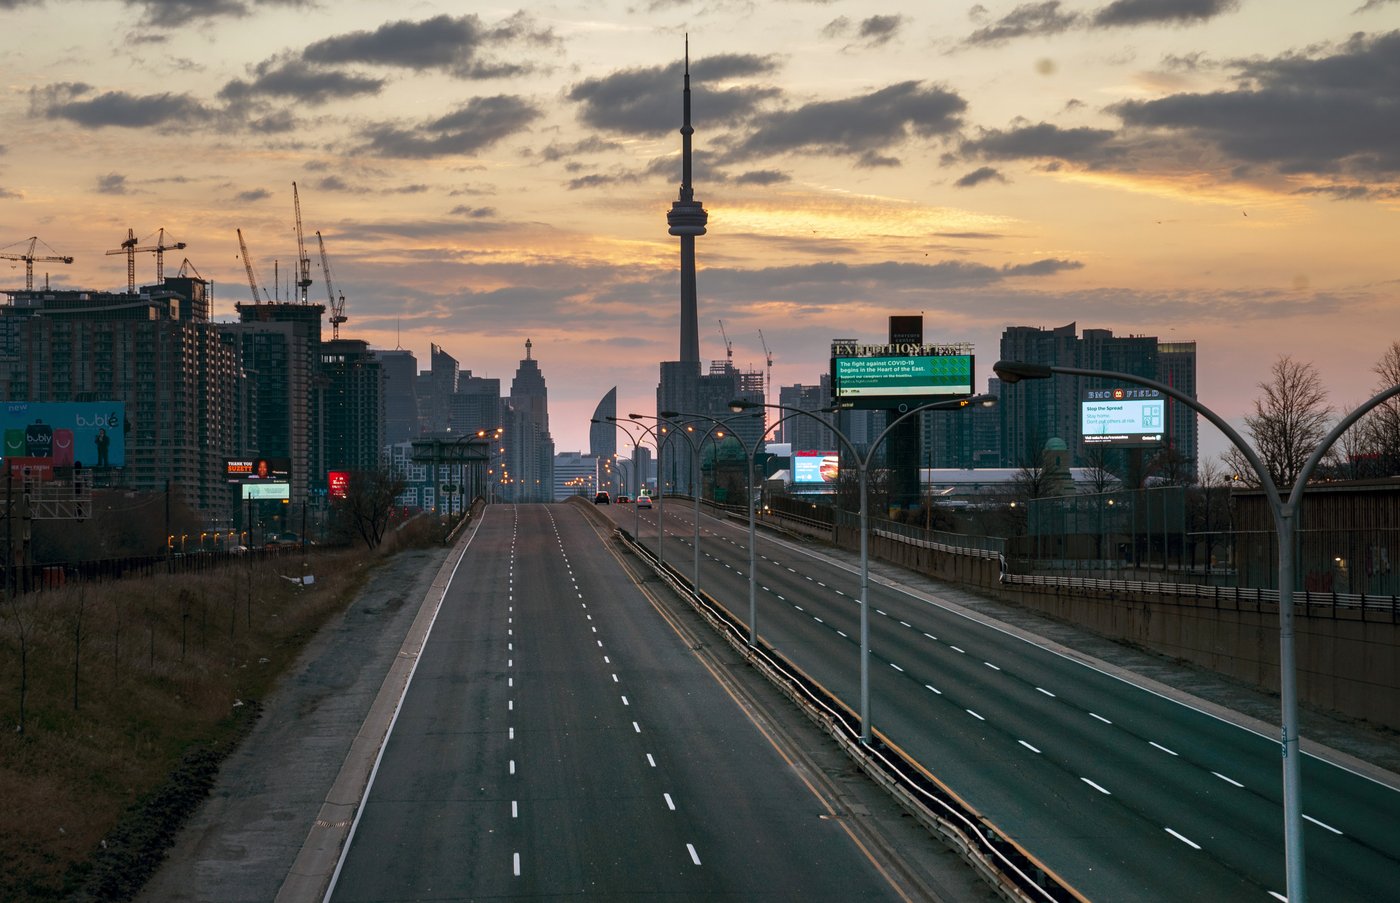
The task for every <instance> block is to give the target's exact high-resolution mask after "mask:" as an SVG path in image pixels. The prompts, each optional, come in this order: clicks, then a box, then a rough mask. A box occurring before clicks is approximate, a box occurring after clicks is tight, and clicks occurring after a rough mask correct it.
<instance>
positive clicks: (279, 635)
mask: <svg viewBox="0 0 1400 903" xmlns="http://www.w3.org/2000/svg"><path fill="white" fill-rule="evenodd" d="M423 520H424V522H423V523H422V526H421V528H419V529H415V528H414V526H412V525H411V526H410V527H409V528H408V529H406V530H403V531H399V532H397V533H392V534H391V535H390V537H389V539H388V541H387V542H386V543H385V545H384V546H381V548H380V549H378V550H376V551H375V552H373V553H368V552H365V551H364V550H363V549H359V550H354V551H351V550H344V551H327V552H319V553H316V554H314V555H313V556H312V557H311V558H310V562H309V565H308V567H307V572H308V573H311V574H313V575H315V577H316V582H315V585H314V586H311V587H307V588H302V587H300V586H298V585H297V584H294V583H293V582H291V581H290V580H287V579H285V577H284V576H282V575H289V576H295V575H296V574H298V572H299V571H300V569H301V560H300V558H298V557H285V558H280V559H270V560H266V561H261V560H259V561H256V562H248V561H238V562H236V563H234V564H232V565H231V566H230V567H229V568H227V569H226V570H224V571H222V572H213V573H206V574H201V575H189V576H169V577H157V578H149V579H138V580H130V581H123V582H118V583H108V584H103V585H89V586H70V587H68V588H65V589H63V590H60V591H56V592H48V593H44V594H42V595H30V596H25V597H21V598H19V599H16V600H12V601H11V603H10V604H8V605H6V606H4V608H3V611H0V800H3V801H4V802H3V804H0V863H3V867H0V900H15V901H21V900H24V901H28V900H36V901H37V900H57V899H64V900H68V899H102V900H110V899H124V898H126V897H128V896H130V895H131V894H132V893H134V892H135V891H137V890H139V888H140V886H141V885H142V884H143V883H144V881H145V880H146V878H147V877H148V876H149V874H150V873H151V871H152V870H153V869H154V868H155V867H156V866H157V865H158V864H159V862H160V858H161V856H162V854H163V851H164V849H165V848H166V847H167V846H168V845H169V843H170V840H171V839H172V838H173V836H174V833H175V831H176V830H178V828H179V825H180V823H181V822H183V820H184V819H185V818H186V817H187V816H188V815H189V813H190V812H192V811H193V809H194V807H195V806H196V805H197V804H198V802H199V801H200V800H201V799H202V798H203V797H204V796H205V795H206V794H207V793H208V791H209V788H210V786H212V781H213V778H214V775H215V774H216V773H217V771H218V765H219V762H220V761H222V759H223V757H224V756H225V755H227V754H228V752H229V751H230V750H232V749H233V748H234V747H235V746H236V744H237V742H238V740H239V739H240V738H241V737H242V736H243V735H244V734H245V733H246V731H247V730H248V729H249V728H250V727H251V726H252V724H253V722H254V721H255V720H256V717H257V712H258V709H259V704H260V701H261V700H262V699H263V698H264V696H265V695H266V694H267V692H268V691H269V690H270V689H271V688H272V686H273V684H274V683H275V682H276V680H277V679H278V677H279V676H281V675H282V673H283V672H285V671H286V670H287V668H288V667H289V666H290V665H291V663H292V662H293V661H294V660H295V658H296V656H297V654H298V653H299V652H300V650H301V649H302V647H303V646H304V645H305V644H306V643H307V641H308V640H310V639H311V637H312V636H313V635H314V634H315V633H316V631H317V630H318V629H319V628H320V627H321V626H322V625H323V624H324V623H326V622H327V621H328V620H329V619H330V618H331V617H332V616H334V615H336V614H338V613H339V612H340V611H342V610H343V609H344V608H345V606H346V605H347V604H348V603H349V602H350V601H351V600H352V599H353V598H354V596H355V594H356V592H357V591H358V590H359V588H360V587H361V586H362V585H363V583H364V580H365V577H366V574H367V572H368V570H369V568H371V567H373V566H374V564H375V563H376V562H377V561H379V560H382V559H383V558H384V556H386V555H389V554H392V553H393V551H395V550H396V549H402V548H405V547H413V546H421V545H425V544H428V543H430V542H432V541H440V540H441V538H442V528H441V527H440V526H438V525H437V524H435V523H429V522H427V519H423ZM22 681H23V682H24V684H25V686H24V696H25V699H24V711H23V719H24V723H23V731H22V732H21V731H20V730H19V729H18V728H19V724H20V716H21V709H20V695H21V682H22Z"/></svg>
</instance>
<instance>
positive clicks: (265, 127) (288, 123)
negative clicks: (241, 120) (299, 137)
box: [248, 110, 297, 135]
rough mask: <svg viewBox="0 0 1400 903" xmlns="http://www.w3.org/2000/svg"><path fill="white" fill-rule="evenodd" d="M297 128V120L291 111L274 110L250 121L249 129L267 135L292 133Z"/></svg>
mask: <svg viewBox="0 0 1400 903" xmlns="http://www.w3.org/2000/svg"><path fill="white" fill-rule="evenodd" d="M296 127H297V119H296V117H295V116H293V115H292V113H291V111H290V110H274V111H272V112H271V113H268V114H267V115H266V116H260V117H258V118H257V119H250V120H249V121H248V128H250V129H252V130H253V131H255V132H260V133H262V134H265V135H276V134H282V133H285V132H290V131H292V130H293V129H295V128H296Z"/></svg>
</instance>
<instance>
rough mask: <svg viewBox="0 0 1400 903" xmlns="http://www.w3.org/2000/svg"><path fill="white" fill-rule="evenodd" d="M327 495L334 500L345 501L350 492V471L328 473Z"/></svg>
mask: <svg viewBox="0 0 1400 903" xmlns="http://www.w3.org/2000/svg"><path fill="white" fill-rule="evenodd" d="M326 490H327V491H326V494H327V495H329V496H330V497H331V498H333V499H343V498H345V496H346V495H347V494H349V492H350V471H348V470H331V471H327V472H326Z"/></svg>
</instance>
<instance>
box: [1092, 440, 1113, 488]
mask: <svg viewBox="0 0 1400 903" xmlns="http://www.w3.org/2000/svg"><path fill="white" fill-rule="evenodd" d="M1108 459H1109V453H1108V448H1107V447H1106V446H1104V445H1103V444H1101V443H1086V444H1085V446H1084V469H1085V471H1086V472H1087V473H1088V476H1089V485H1088V487H1087V489H1088V490H1089V491H1090V492H1107V491H1108V490H1109V489H1111V488H1113V486H1114V485H1116V484H1117V483H1118V482H1119V479H1118V476H1117V475H1116V474H1114V472H1113V471H1112V470H1111V469H1110V468H1109V466H1108Z"/></svg>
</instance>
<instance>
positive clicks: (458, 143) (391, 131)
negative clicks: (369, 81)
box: [364, 94, 543, 159]
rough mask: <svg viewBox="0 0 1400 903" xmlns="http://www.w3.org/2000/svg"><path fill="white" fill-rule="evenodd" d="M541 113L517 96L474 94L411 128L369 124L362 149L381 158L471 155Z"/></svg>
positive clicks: (513, 133)
mask: <svg viewBox="0 0 1400 903" xmlns="http://www.w3.org/2000/svg"><path fill="white" fill-rule="evenodd" d="M541 115H543V114H542V113H541V111H540V110H539V108H538V107H536V106H534V105H533V104H531V103H530V102H529V101H526V100H524V99H523V98H520V97H514V96H511V95H506V94H498V95H496V96H494V97H474V98H472V99H471V100H469V101H468V102H467V103H466V104H465V105H463V106H461V107H459V108H458V109H456V110H454V111H453V112H451V113H448V114H447V115H446V116H440V117H438V118H437V119H434V120H430V121H428V122H423V123H420V124H418V125H415V126H412V127H410V128H402V127H399V126H397V125H392V124H389V123H379V124H375V125H371V126H369V127H368V128H367V129H366V134H367V135H368V136H369V143H368V144H366V145H365V147H364V149H365V150H367V151H369V152H371V153H374V154H378V155H380V156H384V157H412V158H420V159H421V158H428V157H443V156H449V155H454V154H471V153H474V152H476V151H479V150H482V149H484V148H487V147H490V146H492V145H494V144H496V143H498V142H500V141H502V140H504V139H506V138H509V137H510V136H511V135H515V134H518V133H519V132H522V131H524V130H525V129H526V128H528V127H529V125H530V123H532V122H534V121H535V120H536V119H538V118H539V117H540V116H541Z"/></svg>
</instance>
